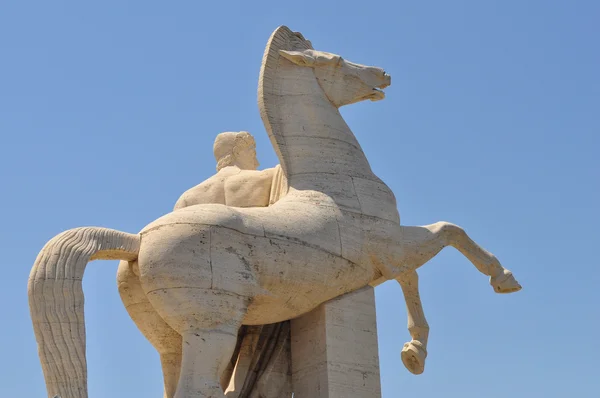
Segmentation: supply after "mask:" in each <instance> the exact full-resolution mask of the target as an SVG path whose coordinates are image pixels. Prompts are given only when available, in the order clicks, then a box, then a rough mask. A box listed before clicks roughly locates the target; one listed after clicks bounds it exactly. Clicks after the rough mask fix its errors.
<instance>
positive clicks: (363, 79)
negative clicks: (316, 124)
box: [279, 49, 392, 108]
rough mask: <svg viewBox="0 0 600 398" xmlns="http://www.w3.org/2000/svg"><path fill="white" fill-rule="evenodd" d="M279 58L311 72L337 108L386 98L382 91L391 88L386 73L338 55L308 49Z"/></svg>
mask: <svg viewBox="0 0 600 398" xmlns="http://www.w3.org/2000/svg"><path fill="white" fill-rule="evenodd" d="M279 54H280V55H281V56H282V57H284V58H285V59H287V60H288V61H290V62H292V63H294V64H295V65H297V66H302V67H308V68H312V69H313V71H314V74H315V77H316V78H317V81H318V82H319V85H320V86H321V88H322V90H323V91H324V92H325V94H326V95H327V98H328V99H329V100H330V101H331V103H333V104H334V105H335V106H336V107H338V108H339V107H341V106H344V105H348V104H353V103H356V102H360V101H364V100H367V99H370V100H371V101H379V100H381V99H383V98H385V94H384V92H383V91H381V89H384V88H386V87H388V86H389V85H390V84H391V79H392V78H391V76H390V75H388V74H387V73H386V72H385V70H383V69H381V68H378V67H375V66H366V65H360V64H357V63H354V62H350V61H347V60H345V59H344V58H342V57H341V56H339V55H337V54H332V53H328V52H324V51H316V50H313V49H306V50H302V51H287V50H280V51H279Z"/></svg>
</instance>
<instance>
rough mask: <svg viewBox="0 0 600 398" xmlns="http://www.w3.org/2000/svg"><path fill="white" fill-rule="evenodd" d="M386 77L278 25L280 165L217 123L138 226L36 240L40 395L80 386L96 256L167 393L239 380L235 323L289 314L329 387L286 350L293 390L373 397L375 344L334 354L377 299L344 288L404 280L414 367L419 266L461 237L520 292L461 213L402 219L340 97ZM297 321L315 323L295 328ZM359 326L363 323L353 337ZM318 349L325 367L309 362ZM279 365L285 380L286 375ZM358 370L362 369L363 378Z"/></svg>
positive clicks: (269, 114)
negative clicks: (206, 163)
mask: <svg viewBox="0 0 600 398" xmlns="http://www.w3.org/2000/svg"><path fill="white" fill-rule="evenodd" d="M390 83H391V77H390V76H389V75H388V74H386V73H385V72H384V71H383V69H381V68H377V67H371V66H364V65H359V64H355V63H352V62H349V61H347V60H345V59H343V58H342V57H340V56H338V55H335V54H331V53H326V52H322V51H316V50H314V49H313V47H312V44H311V43H310V42H309V41H308V40H306V39H305V38H304V37H303V36H302V35H301V34H299V33H294V32H292V31H291V30H290V29H288V28H287V27H279V28H277V29H276V30H275V32H274V33H273V34H272V36H271V38H270V39H269V41H268V43H267V47H266V49H265V53H264V57H263V63H262V67H261V72H260V78H259V89H258V102H259V110H260V113H261V117H262V119H263V122H264V124H265V128H266V131H267V133H268V134H269V137H270V139H271V143H272V144H273V147H274V150H275V152H276V153H277V156H278V157H279V160H280V166H278V167H276V168H274V169H270V170H266V171H265V170H263V171H258V170H255V169H256V167H257V166H258V164H257V163H256V162H255V159H256V157H255V154H254V149H253V146H252V143H251V140H250V138H251V137H249V134H235V133H230V134H225V135H221V136H220V138H219V137H218V140H217V142H216V143H215V148H214V150H215V155H216V157H217V161H218V166H217V169H218V173H217V174H216V175H215V176H213V177H212V178H211V179H209V180H207V181H205V182H203V183H202V184H200V185H199V186H197V187H194V188H192V189H191V190H190V191H188V192H186V193H185V194H184V195H183V196H182V198H181V199H180V200H179V201H178V202H177V205H176V210H174V211H173V212H170V213H168V214H166V215H164V216H162V217H160V218H158V219H157V220H155V221H153V222H151V223H150V224H148V225H147V226H146V227H145V228H143V229H142V230H141V231H140V233H138V234H129V233H124V232H120V231H115V230H112V229H108V228H98V227H86V228H75V229H72V230H69V231H66V232H63V233H62V234H59V235H57V236H56V237H55V238H53V239H52V240H50V241H49V242H48V243H47V244H46V245H45V246H44V248H43V249H42V251H41V252H40V254H39V256H38V258H37V259H36V262H35V263H34V266H33V268H32V271H31V275H30V279H29V299H30V309H31V317H32V321H33V326H34V331H35V335H36V339H37V342H38V346H39V355H40V359H41V364H42V368H43V371H44V377H45V380H46V384H47V390H48V395H49V396H50V397H52V396H54V395H60V396H61V397H62V398H82V397H87V374H86V372H87V367H86V359H85V325H84V313H83V291H82V289H81V280H82V278H83V274H84V271H85V268H86V265H87V263H88V262H89V261H92V260H97V259H120V260H124V261H123V262H122V263H121V265H120V267H119V272H118V283H119V287H120V289H119V290H120V292H121V295H122V297H123V301H124V303H125V305H126V308H127V310H128V311H129V313H130V314H132V318H133V319H134V321H135V322H136V324H138V326H140V330H141V331H142V333H143V334H144V335H145V336H146V337H147V338H148V339H149V340H150V341H151V342H152V344H153V345H154V346H155V347H156V348H157V350H158V351H159V353H160V354H161V361H162V365H163V370H164V373H165V396H166V397H168V398H171V397H175V398H191V397H198V396H200V397H213V398H214V397H224V396H225V395H224V390H225V389H228V390H229V387H230V386H231V383H229V381H230V379H231V375H232V374H233V381H234V389H236V388H237V385H238V384H239V383H238V381H240V380H241V378H239V379H238V378H237V376H238V373H236V372H235V367H232V366H231V362H232V355H233V354H234V353H235V352H236V350H237V349H238V348H239V347H240V344H238V343H239V342H240V337H239V336H240V334H239V332H240V329H242V328H243V326H258V325H266V324H277V323H278V324H279V325H280V327H282V326H283V324H282V322H286V321H288V320H294V321H293V322H294V323H295V324H296V325H299V326H298V327H297V328H292V329H295V330H298V331H299V332H298V333H299V334H297V335H296V336H294V333H292V340H293V339H297V340H296V341H297V342H298V343H296V348H298V345H297V344H299V343H300V342H301V341H302V340H303V339H304V340H305V341H306V338H307V336H309V337H310V336H311V335H313V336H314V338H316V339H317V340H316V341H315V342H314V344H313V347H312V348H309V347H308V345H306V346H305V347H304V348H305V349H314V350H316V351H315V355H316V357H315V358H314V359H313V360H315V361H317V362H315V363H314V364H313V365H314V366H315V368H316V369H317V374H318V383H317V386H324V385H326V386H327V387H326V388H325V389H323V388H321V387H319V390H318V392H317V391H316V390H314V388H316V387H311V386H314V385H315V384H314V383H312V384H310V385H309V384H305V383H308V379H307V377H306V376H305V374H306V372H308V371H309V370H308V369H307V368H304V370H302V369H301V366H300V364H301V363H302V358H305V355H306V354H302V350H300V351H298V350H295V351H296V352H300V354H299V355H300V356H299V357H298V358H299V359H298V361H299V362H298V364H297V366H296V369H295V370H294V378H295V380H300V381H298V382H297V383H296V385H295V386H294V389H298V391H300V392H301V394H299V396H300V397H302V394H305V396H306V397H307V398H308V397H309V396H310V395H306V394H317V393H318V394H321V395H313V396H323V397H325V396H328V397H337V396H343V395H344V394H350V393H351V392H352V395H350V396H363V395H354V392H355V391H356V393H357V394H363V392H364V393H365V394H368V393H369V392H368V391H370V393H372V394H377V393H378V392H377V391H378V382H376V376H375V374H376V365H375V363H376V359H375V358H374V357H373V355H376V350H375V351H373V349H372V348H368V347H369V344H365V347H355V348H354V349H353V350H348V352H346V353H344V352H342V345H343V343H344V342H345V341H349V340H352V339H358V338H360V339H361V341H363V340H364V341H370V339H371V338H372V337H373V336H372V335H371V334H370V333H371V332H370V330H372V326H373V322H372V321H371V322H369V321H368V319H367V318H369V317H370V316H374V313H373V306H372V304H368V303H366V302H362V301H360V300H358V297H359V296H360V293H355V294H356V295H352V294H351V293H352V292H358V291H360V290H361V289H367V290H366V291H371V290H370V288H369V286H370V285H371V286H375V285H377V284H379V283H381V282H382V281H384V280H392V279H393V280H396V281H398V282H399V284H400V286H401V288H402V289H403V292H404V295H405V299H406V305H407V311H408V329H409V333H410V336H411V341H410V342H408V343H406V345H405V347H404V349H403V351H402V360H403V362H404V364H405V366H406V368H407V369H408V370H409V371H411V372H412V373H415V374H419V373H421V372H422V371H423V369H424V364H425V358H426V356H427V349H426V348H427V339H428V330H429V328H428V326H427V321H426V320H425V316H424V313H423V308H422V304H421V300H420V297H419V294H418V278H417V273H416V269H417V268H419V267H421V266H422V265H423V264H425V263H426V262H427V261H428V260H429V259H431V258H432V257H433V256H435V255H436V254H437V253H438V252H439V251H440V250H441V249H442V248H444V247H446V246H453V247H455V248H457V249H458V250H459V251H460V252H461V253H462V254H463V255H465V256H466V257H467V258H468V259H469V260H470V261H471V262H472V263H473V265H474V266H475V267H476V268H477V269H478V270H479V271H480V272H481V273H483V274H484V275H487V276H489V277H490V283H491V285H492V287H493V289H494V291H495V292H497V293H511V292H515V291H518V290H519V289H520V288H521V286H520V285H519V284H518V283H517V282H516V280H515V279H514V277H513V276H512V274H511V273H510V271H508V270H506V269H505V268H503V267H502V266H501V265H500V262H499V261H498V260H497V259H496V257H495V256H493V255H492V254H491V253H489V252H487V251H486V250H484V249H483V248H481V247H480V246H479V245H477V244H476V243H475V242H474V241H473V240H472V239H470V237H469V236H468V235H467V234H466V233H465V232H464V230H462V229H461V228H459V227H457V226H456V225H453V224H450V223H447V222H439V223H435V224H432V225H427V226H422V227H412V226H408V227H407V226H401V225H400V216H399V214H398V210H397V208H396V200H395V198H394V195H393V193H392V192H391V190H390V189H389V187H387V186H386V185H385V183H383V182H382V181H381V180H380V179H379V178H378V177H377V176H376V175H375V174H374V173H373V172H372V170H371V168H370V166H369V162H368V160H367V159H366V156H365V154H364V153H363V151H362V149H361V148H360V145H358V142H357V141H356V138H355V136H354V134H353V133H352V131H351V130H350V128H349V127H348V125H347V124H346V123H345V121H344V119H343V118H342V116H341V114H340V112H339V109H338V108H339V107H341V106H344V105H349V104H353V103H356V102H359V101H364V100H372V101H377V100H381V99H383V98H384V94H383V92H382V91H381V90H382V89H384V88H386V87H387V86H389V85H390ZM244 152H245V153H246V155H244V154H243V153H244ZM236 159H237V160H238V162H239V163H237V164H236V162H235V160H236ZM350 182H352V184H350ZM273 187H275V188H273ZM230 201H231V202H230ZM229 203H235V204H236V206H235V207H234V206H231V205H229ZM363 292H364V291H363ZM347 294H350V295H347ZM344 295H347V296H344ZM142 296H144V297H142ZM342 296H344V297H343V298H341V299H339V300H336V298H338V297H342ZM354 299H355V300H356V301H353V300H354ZM332 300H333V301H332ZM348 300H350V301H348ZM323 303H325V304H324V305H323ZM343 303H346V304H343ZM320 306H321V307H320ZM318 308H320V309H318ZM315 309H317V310H315ZM311 311H312V312H311ZM309 313H311V314H312V315H308V316H307V315H306V314H309ZM361 314H363V315H365V318H364V319H361ZM304 316H307V318H304ZM312 317H316V319H314V322H312V321H311V319H313V318H312ZM302 319H304V324H306V325H312V326H306V327H300V326H302V323H301V322H302ZM361 327H364V328H365V329H364V330H366V331H367V332H365V334H364V335H363V336H362V337H361V336H360V335H361V333H362V332H361V330H362V329H360V328H361ZM261 330H266V329H261ZM260 333H262V331H261V332H260ZM246 335H247V336H251V335H252V333H250V334H246ZM280 337H281V335H280ZM248 338H249V339H250V340H249V341H247V342H246V345H244V337H243V336H242V337H241V343H242V345H241V347H243V348H244V350H245V351H244V352H246V353H247V354H246V355H247V356H246V357H244V355H241V356H238V358H237V362H238V363H239V366H238V368H237V370H239V371H240V373H239V375H240V376H241V375H242V373H243V370H244V368H245V369H251V368H252V366H254V365H252V364H253V363H254V364H255V365H256V364H260V363H261V362H260V361H255V360H254V359H252V357H250V356H249V355H250V352H254V353H256V352H258V353H262V352H268V351H270V350H265V351H263V350H262V349H260V348H254V349H255V351H252V349H250V351H248V350H247V348H248V347H260V346H261V344H260V336H259V342H258V343H257V344H256V345H254V344H253V343H252V341H253V340H252V339H254V337H248ZM278 338H279V337H278ZM281 344H283V343H281ZM306 344H308V342H307V343H306ZM371 345H373V344H371ZM375 345H376V344H375ZM262 346H264V344H263V345H262ZM281 347H284V346H281ZM362 348H365V350H364V351H362ZM284 351H285V350H283V351H280V352H284ZM239 352H240V353H242V350H241V349H240V351H239ZM324 352H325V354H324ZM252 355H254V354H252ZM323 355H326V358H327V363H325V362H323V361H322V360H321V359H319V358H322V357H323ZM282 358H283V357H282ZM307 360H308V359H307ZM363 361H364V362H363ZM293 362H295V360H294V361H293ZM309 362H310V361H309ZM267 364H268V362H267ZM292 366H294V365H292ZM232 372H233V373H232ZM303 372H304V373H303ZM363 372H365V373H363ZM369 372H371V375H369ZM250 373H251V372H246V374H247V375H248V374H250ZM279 374H280V375H281V376H282V377H280V378H279V379H278V380H280V381H281V380H283V382H282V383H281V385H282V386H283V387H282V390H281V391H284V390H285V388H286V387H285V385H286V382H285V380H286V372H279ZM303 374H304V375H303ZM359 374H360V377H361V378H363V379H364V378H365V377H366V379H364V380H363V386H362V387H361V386H360V383H361V381H360V379H358V377H359ZM271 375H273V377H277V372H274V373H271ZM353 375H355V376H356V377H354V376H353ZM365 375H366V376H365ZM322 377H323V378H324V379H322V380H321V378H322ZM244 380H247V377H246V378H244ZM254 380H255V381H256V385H257V388H261V387H260V386H261V385H262V386H265V387H264V388H265V389H266V390H265V394H269V395H270V394H279V392H274V391H271V390H269V391H268V392H266V391H267V390H268V389H269V377H266V378H265V379H264V380H257V379H256V378H254ZM302 380H306V381H302ZM367 381H368V382H367ZM228 383H229V384H228ZM261 383H262V384H261ZM298 383H300V384H298ZM276 384H277V383H275V382H274V383H272V384H270V385H273V386H274V385H276ZM245 385H246V381H244V384H242V386H241V388H242V390H240V398H242V395H241V394H246V393H247V394H250V395H247V396H256V394H258V392H257V391H258V390H251V391H249V390H246V391H245V392H244V391H243V390H244V389H245V387H244V386H245ZM371 387H372V388H371ZM302 388H305V389H306V391H307V392H306V393H303V392H302V391H303V390H302ZM361 388H362V389H361ZM371 390H372V391H371ZM324 391H326V394H329V395H322V394H324V393H325V392H324ZM236 392H237V391H236ZM252 394H254V395H252ZM336 394H337V395H336ZM340 394H341V395H340ZM346 396H348V395H346ZM364 396H376V395H364ZM269 398H271V397H269ZM273 398H275V397H273ZM277 398H279V397H277Z"/></svg>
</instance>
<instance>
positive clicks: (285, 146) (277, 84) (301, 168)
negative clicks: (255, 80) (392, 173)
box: [259, 65, 379, 191]
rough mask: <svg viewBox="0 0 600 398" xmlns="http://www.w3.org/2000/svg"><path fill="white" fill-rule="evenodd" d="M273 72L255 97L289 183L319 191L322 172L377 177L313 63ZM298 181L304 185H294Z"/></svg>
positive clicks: (325, 173) (373, 178)
mask: <svg viewBox="0 0 600 398" xmlns="http://www.w3.org/2000/svg"><path fill="white" fill-rule="evenodd" d="M277 72H278V73H276V74H275V75H273V76H270V77H269V80H270V81H269V82H268V83H269V84H263V86H262V87H261V89H262V92H261V93H260V94H261V95H260V97H259V103H260V107H261V115H262V116H263V121H264V122H265V126H266V128H267V132H268V134H269V137H270V139H271V142H272V144H273V147H274V148H275V151H276V152H277V156H278V157H279V160H280V162H281V166H282V168H283V170H284V172H285V174H286V176H287V178H288V181H289V186H290V187H292V188H298V189H311V188H312V189H315V190H319V191H323V187H322V183H321V184H319V182H318V180H319V179H320V178H319V176H323V175H329V177H328V179H331V178H335V177H334V176H340V178H348V177H360V178H366V179H369V180H379V179H378V178H377V177H376V176H375V175H374V174H373V172H372V171H371V167H370V165H369V162H368V161H367V158H366V156H365V154H364V152H363V150H362V148H361V147H360V144H359V143H358V141H357V140H356V137H355V136H354V134H353V133H352V131H351V130H350V128H349V127H348V125H347V124H346V122H345V121H344V119H343V118H342V115H341V114H340V112H339V110H338V109H337V108H336V107H335V106H334V105H333V104H332V103H331V102H330V101H329V99H328V98H327V96H326V95H325V93H324V92H323V90H322V89H321V87H320V85H319V83H318V82H317V79H316V78H315V75H314V73H313V71H312V69H311V68H305V67H289V66H287V67H286V66H285V65H284V66H282V65H280V67H279V68H278V71H277ZM311 176H312V178H311ZM307 179H308V180H311V179H312V180H314V181H315V186H314V187H311V186H310V184H308V185H307ZM298 181H302V182H301V185H302V187H297V186H295V185H296V182H298Z"/></svg>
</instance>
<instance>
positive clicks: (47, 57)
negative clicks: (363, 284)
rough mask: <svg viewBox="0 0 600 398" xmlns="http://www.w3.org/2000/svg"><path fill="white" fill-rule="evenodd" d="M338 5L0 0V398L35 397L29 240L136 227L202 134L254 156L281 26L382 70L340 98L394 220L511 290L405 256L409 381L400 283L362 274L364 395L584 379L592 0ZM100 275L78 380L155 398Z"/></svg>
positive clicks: (596, 6)
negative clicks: (415, 285)
mask: <svg viewBox="0 0 600 398" xmlns="http://www.w3.org/2000/svg"><path fill="white" fill-rule="evenodd" d="M336 3H337V2H336ZM339 4H342V3H339ZM343 4H344V6H343V7H341V6H337V5H334V2H331V1H322V0H321V1H311V0H308V1H297V2H285V1H269V2H267V1H236V2H231V1H223V2H218V3H217V2H210V3H208V2H200V1H178V2H158V1H112V0H111V1H103V2H93V3H92V2H76V1H25V0H23V1H5V2H3V3H2V5H1V6H0V50H1V54H2V62H0V134H1V138H2V139H1V141H0V174H1V183H2V195H1V196H0V209H1V211H2V214H3V216H2V221H3V222H2V228H0V251H1V253H2V265H3V266H2V270H3V272H4V274H3V277H2V279H3V284H2V286H3V288H2V290H1V292H0V298H1V300H2V303H3V313H2V316H3V317H4V318H3V322H2V328H1V329H2V331H1V332H0V333H1V339H0V358H2V359H3V360H2V361H0V375H2V377H1V379H2V382H1V383H0V396H2V397H5V396H6V397H16V398H35V397H42V396H45V390H44V382H43V378H42V373H41V367H40V365H39V362H38V357H37V351H36V343H35V340H34V336H33V331H32V327H31V323H30V320H29V310H28V304H27V290H26V285H27V277H28V275H29V271H30V269H31V266H32V264H33V261H34V259H35V257H36V255H37V253H38V252H39V250H40V249H41V248H42V246H43V245H44V243H45V242H46V241H47V240H49V239H50V238H51V237H52V236H54V235H55V234H57V233H59V232H61V231H63V230H66V229H69V228H73V227H77V226H85V225H97V226H106V227H110V228H116V229H120V230H124V231H128V232H137V231H138V230H140V229H141V228H142V227H143V226H144V225H146V224H147V223H149V222H150V221H152V220H154V219H155V218H157V217H159V216H161V215H162V214H164V213H166V212H168V211H170V209H171V208H172V206H173V204H174V203H175V201H176V199H177V198H178V196H179V195H180V193H182V192H183V191H185V190H186V189H187V188H189V187H191V186H193V185H195V184H197V183H198V182H200V181H202V180H203V179H205V178H207V177H208V176H210V175H211V174H212V173H213V172H214V167H215V163H214V159H213V158H212V154H211V148H212V142H213V139H214V137H215V135H216V134H217V133H219V132H222V131H236V130H248V131H250V132H252V133H253V134H254V135H255V136H256V138H257V141H258V153H259V159H260V161H261V164H262V165H261V167H270V166H273V165H275V164H276V163H277V159H276V157H275V155H274V152H273V150H272V148H271V146H270V144H269V142H268V139H267V136H266V134H265V132H264V128H263V125H262V122H261V120H260V117H259V114H258V108H257V104H256V88H257V81H258V72H259V68H260V62H261V57H262V54H263V49H264V46H265V44H266V41H267V39H268V37H269V35H270V34H271V32H272V31H273V30H274V29H275V28H276V27H277V26H278V25H282V24H284V25H287V26H289V27H290V28H291V29H293V30H298V31H301V32H303V33H304V35H305V36H306V37H307V38H308V39H310V40H311V41H312V42H313V44H314V46H315V47H316V48H317V49H320V50H325V51H331V52H335V53H338V54H341V55H342V56H344V57H345V58H347V59H349V60H352V61H355V62H359V63H364V64H369V65H376V66H381V67H383V68H385V69H386V70H387V71H388V72H389V73H390V74H392V76H393V84H392V86H391V87H390V88H389V89H388V90H387V99H386V100H385V101H382V102H377V103H372V102H368V103H361V104H357V105H352V106H350V107H347V108H344V110H343V114H344V116H345V117H346V121H347V122H348V123H349V125H350V126H351V128H352V129H353V131H354V132H355V134H356V135H357V137H358V139H359V141H360V142H361V144H362V146H363V148H364V150H365V152H366V153H367V155H368V157H369V159H370V161H371V164H372V167H373V169H374V171H375V172H376V173H377V174H378V175H379V176H380V177H381V178H382V179H383V180H384V181H386V182H387V183H388V185H389V186H390V187H391V188H392V189H393V190H394V192H395V193H396V196H397V199H398V205H399V210H400V214H401V217H402V223H403V224H406V225H410V224H429V223H432V222H436V221H438V220H446V221H451V222H454V223H457V224H459V225H461V226H463V227H465V228H466V230H467V231H468V233H470V234H471V236H472V237H473V238H474V239H475V240H477V241H478V242H479V243H480V244H482V245H483V246H484V247H485V248H487V249H488V250H490V251H492V252H493V253H494V254H496V255H497V256H498V257H499V259H500V260H501V261H502V262H503V264H504V266H506V267H507V268H509V269H511V270H512V271H513V272H514V273H515V275H516V276H517V278H518V279H519V281H520V282H521V283H522V285H523V287H524V290H523V291H521V292H519V293H517V294H515V295H509V296H501V295H496V294H494V293H493V292H492V290H491V288H490V287H489V285H488V281H487V278H485V277H484V276H482V275H481V274H479V273H478V272H477V271H476V270H475V268H474V267H473V266H472V265H471V264H470V263H469V262H468V261H467V260H466V259H465V258H463V257H462V256H461V255H460V254H459V253H458V252H457V251H455V250H454V249H446V250H445V251H443V252H442V253H441V254H440V255H439V256H438V257H437V258H435V259H434V260H433V261H431V262H430V263H429V264H427V265H425V266H424V267H423V268H421V271H420V275H421V286H422V298H423V302H424V305H425V311H426V315H427V319H428V321H429V324H430V326H431V337H430V344H429V357H428V360H427V368H426V371H425V373H424V374H423V375H421V376H413V375H412V374H410V373H408V371H406V370H405V369H404V367H403V366H402V363H401V361H400V350H401V348H402V345H403V343H404V342H405V341H407V339H409V334H408V331H407V330H406V310H405V307H404V301H403V298H402V294H401V291H400V287H399V286H397V285H396V284H395V282H388V283H386V284H384V285H382V286H380V287H378V288H377V289H376V295H377V311H378V328H379V338H380V340H379V350H380V360H381V377H382V387H383V396H384V397H385V398H401V397H414V396H419V397H432V398H433V397H436V398H437V397H461V398H481V397H486V398H498V397H506V396H510V397H514V398H517V397H545V398H550V397H598V396H599V394H600V393H599V392H598V390H599V389H600V381H599V378H598V371H599V370H600V340H599V339H598V337H599V336H600V319H599V318H600V317H599V310H598V305H599V304H600V294H599V292H598V290H599V286H600V264H599V263H600V260H599V259H598V248H599V247H600V243H599V238H600V233H599V232H598V223H599V222H600V210H599V208H600V207H599V204H600V178H599V177H600V166H599V159H600V158H599V156H598V152H599V150H600V138H599V137H600V121H599V120H600V79H599V77H598V74H599V71H600V52H599V51H598V38H599V37H600V27H599V26H600V25H598V20H599V18H600V3H599V2H597V1H566V0H564V1H551V0H543V1H542V0H529V1H514V0H513V1H506V0H505V1H481V0H471V1H441V0H439V1H411V2H408V1H375V2H364V1H354V0H351V1H345V2H343ZM116 269H117V263H116V262H114V261H113V262H108V261H107V262H94V263H92V264H90V266H89V267H88V269H87V272H86V275H85V279H84V289H85V294H86V321H87V331H88V346H87V352H88V362H89V388H90V397H91V398H94V397H109V396H110V397H115V398H117V397H156V398H160V397H162V381H161V374H160V368H159V363H158V357H157V355H156V353H155V352H154V350H153V349H152V348H151V346H150V345H149V344H148V343H147V342H146V341H145V340H144V338H143V337H142V336H141V334H140V333H139V332H138V330H137V329H136V327H135V326H134V324H133V322H132V321H131V320H130V319H129V318H128V316H127V314H126V312H125V310H124V308H123V306H122V304H121V302H120V299H119V296H118V293H117V288H116V282H115V275H116Z"/></svg>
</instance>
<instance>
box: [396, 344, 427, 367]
mask: <svg viewBox="0 0 600 398" xmlns="http://www.w3.org/2000/svg"><path fill="white" fill-rule="evenodd" d="M401 357H402V363H404V366H405V367H406V369H408V371H409V372H410V373H412V374H415V375H420V374H421V373H423V371H424V370H425V358H427V350H426V349H425V346H424V345H423V343H421V342H420V341H417V340H413V341H410V342H408V343H405V344H404V347H403V348H402V354H401Z"/></svg>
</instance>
